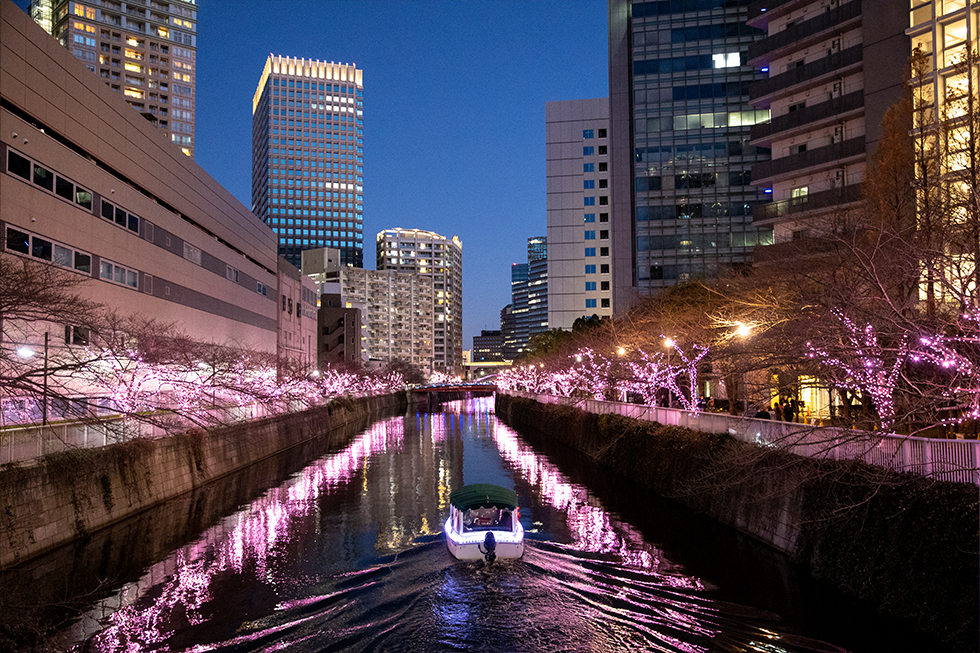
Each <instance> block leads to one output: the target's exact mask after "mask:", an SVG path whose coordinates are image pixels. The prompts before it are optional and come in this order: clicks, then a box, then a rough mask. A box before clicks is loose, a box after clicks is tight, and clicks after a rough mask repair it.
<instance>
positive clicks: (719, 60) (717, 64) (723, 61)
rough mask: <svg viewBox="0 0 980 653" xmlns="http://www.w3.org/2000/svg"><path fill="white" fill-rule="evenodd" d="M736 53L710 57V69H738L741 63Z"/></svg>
mask: <svg viewBox="0 0 980 653" xmlns="http://www.w3.org/2000/svg"><path fill="white" fill-rule="evenodd" d="M739 59H740V57H739V54H738V52H726V53H723V54H713V55H711V67H712V68H738V67H739V66H740V65H741V63H740V61H739Z"/></svg>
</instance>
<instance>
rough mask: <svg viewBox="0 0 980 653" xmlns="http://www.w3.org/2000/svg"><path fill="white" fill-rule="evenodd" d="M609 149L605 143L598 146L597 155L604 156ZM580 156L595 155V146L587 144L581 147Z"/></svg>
mask: <svg viewBox="0 0 980 653" xmlns="http://www.w3.org/2000/svg"><path fill="white" fill-rule="evenodd" d="M608 151H609V148H608V147H607V146H605V145H600V146H599V156H604V155H605V154H607V153H608ZM582 156H595V146H594V145H588V146H586V147H583V148H582Z"/></svg>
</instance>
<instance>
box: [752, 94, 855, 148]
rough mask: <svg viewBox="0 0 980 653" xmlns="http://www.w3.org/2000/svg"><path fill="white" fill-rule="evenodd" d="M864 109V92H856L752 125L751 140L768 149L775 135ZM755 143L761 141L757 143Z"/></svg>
mask: <svg viewBox="0 0 980 653" xmlns="http://www.w3.org/2000/svg"><path fill="white" fill-rule="evenodd" d="M863 107H864V90H863V89H862V90H859V91H854V92H853V93H848V94H847V95H843V96H840V97H835V98H833V99H831V100H828V101H826V102H821V103H820V104H815V105H813V106H810V107H805V108H804V109H801V110H800V111H793V112H791V113H786V114H783V115H781V116H778V117H776V118H773V119H772V120H771V121H770V122H765V123H759V124H757V125H752V128H751V132H750V133H751V135H752V136H751V138H752V141H753V144H754V145H761V146H763V147H768V145H767V143H768V142H769V141H771V140H772V137H773V135H775V134H780V133H782V132H787V131H791V130H793V129H796V128H803V127H808V128H809V127H812V126H815V125H817V124H818V123H819V122H820V121H824V120H829V119H832V118H837V117H838V116H842V115H843V114H845V113H849V112H852V111H857V110H858V109H861V108H863ZM755 141H760V142H758V143H756V142H755Z"/></svg>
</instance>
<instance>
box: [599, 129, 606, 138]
mask: <svg viewBox="0 0 980 653" xmlns="http://www.w3.org/2000/svg"><path fill="white" fill-rule="evenodd" d="M605 137H606V130H605V129H600V130H599V138H605Z"/></svg>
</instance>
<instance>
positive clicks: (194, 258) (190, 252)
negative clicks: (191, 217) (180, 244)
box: [184, 242, 201, 265]
mask: <svg viewBox="0 0 980 653" xmlns="http://www.w3.org/2000/svg"><path fill="white" fill-rule="evenodd" d="M184 258H185V259H187V260H188V261H190V262H191V263H197V264H198V265H200V264H201V250H200V249H199V248H197V247H194V246H193V245H191V244H190V243H187V242H185V243H184Z"/></svg>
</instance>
